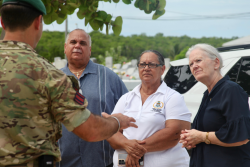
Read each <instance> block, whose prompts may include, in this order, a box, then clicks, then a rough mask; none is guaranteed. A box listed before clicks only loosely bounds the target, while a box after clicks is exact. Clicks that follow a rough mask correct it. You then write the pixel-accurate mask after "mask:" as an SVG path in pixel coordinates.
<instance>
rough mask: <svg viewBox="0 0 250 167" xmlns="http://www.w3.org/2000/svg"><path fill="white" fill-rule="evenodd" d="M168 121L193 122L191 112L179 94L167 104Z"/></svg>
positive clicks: (175, 94)
mask: <svg viewBox="0 0 250 167" xmlns="http://www.w3.org/2000/svg"><path fill="white" fill-rule="evenodd" d="M165 115H166V120H169V119H178V120H183V121H188V122H191V115H192V114H191V112H190V111H189V110H188V108H187V106H186V103H185V101H184V98H183V96H182V95H181V94H179V93H174V94H173V95H172V96H170V97H169V98H168V99H166V102H165Z"/></svg>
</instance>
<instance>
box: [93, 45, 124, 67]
mask: <svg viewBox="0 0 250 167" xmlns="http://www.w3.org/2000/svg"><path fill="white" fill-rule="evenodd" d="M121 52H122V47H121V46H117V48H114V47H111V48H110V49H109V50H107V51H105V56H102V55H99V56H98V57H97V62H98V63H99V64H103V65H104V64H105V58H106V57H113V64H118V63H119V64H121V63H122V62H127V61H128V59H127V58H126V57H124V56H122V55H121Z"/></svg>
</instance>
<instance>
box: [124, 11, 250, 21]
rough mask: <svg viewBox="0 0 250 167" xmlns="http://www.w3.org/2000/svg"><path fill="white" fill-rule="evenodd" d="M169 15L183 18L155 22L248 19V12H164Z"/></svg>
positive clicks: (138, 18)
mask: <svg viewBox="0 0 250 167" xmlns="http://www.w3.org/2000/svg"><path fill="white" fill-rule="evenodd" d="M166 12H169V13H178V14H183V15H184V16H173V17H170V16H169V17H165V18H163V17H160V18H158V19H157V20H156V21H166V20H168V21H181V20H216V19H250V12H242V13H229V14H220V15H197V14H190V13H182V12H175V11H166ZM122 18H123V19H129V20H152V19H151V18H145V17H132V16H122Z"/></svg>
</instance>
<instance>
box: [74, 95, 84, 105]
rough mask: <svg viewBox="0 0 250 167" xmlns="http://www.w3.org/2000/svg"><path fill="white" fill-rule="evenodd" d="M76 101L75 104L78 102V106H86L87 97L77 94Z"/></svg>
mask: <svg viewBox="0 0 250 167" xmlns="http://www.w3.org/2000/svg"><path fill="white" fill-rule="evenodd" d="M74 100H75V102H77V103H78V104H80V105H83V104H84V100H85V97H84V96H83V95H82V94H80V93H79V92H76V95H75V98H74Z"/></svg>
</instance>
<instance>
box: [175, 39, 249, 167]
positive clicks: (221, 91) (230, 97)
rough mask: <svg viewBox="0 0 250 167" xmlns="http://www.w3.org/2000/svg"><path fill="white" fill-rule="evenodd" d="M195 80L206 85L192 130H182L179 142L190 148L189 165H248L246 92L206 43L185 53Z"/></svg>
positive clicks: (240, 166) (244, 166)
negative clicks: (225, 72) (224, 73)
mask: <svg viewBox="0 0 250 167" xmlns="http://www.w3.org/2000/svg"><path fill="white" fill-rule="evenodd" d="M186 56H187V57H189V66H190V70H191V72H192V74H193V75H194V77H195V79H196V80H197V81H199V82H202V83H203V84H205V85H206V86H207V90H206V91H205V93H204V96H203V99H202V102H201V105H200V108H199V110H198V113H197V115H196V117H195V119H194V121H193V127H192V128H193V129H192V130H183V131H182V134H181V140H180V143H183V147H186V148H188V149H190V148H193V151H192V155H191V160H190V167H238V166H239V167H249V166H250V143H248V141H249V139H250V112H249V106H248V95H247V93H246V92H245V91H244V90H243V89H242V88H241V87H240V86H239V85H238V84H236V83H235V82H232V81H230V80H229V77H228V76H225V77H222V75H221V73H220V69H221V68H222V64H223V63H222V59H221V56H220V54H219V53H218V51H217V50H216V48H214V47H213V46H211V45H208V44H197V45H194V46H192V47H191V48H190V49H189V50H188V51H187V53H186Z"/></svg>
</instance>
